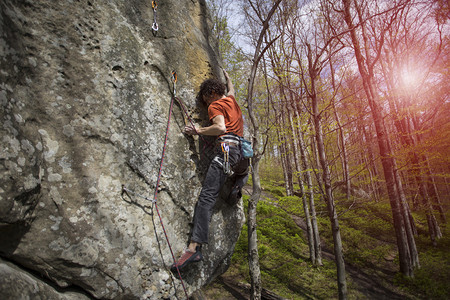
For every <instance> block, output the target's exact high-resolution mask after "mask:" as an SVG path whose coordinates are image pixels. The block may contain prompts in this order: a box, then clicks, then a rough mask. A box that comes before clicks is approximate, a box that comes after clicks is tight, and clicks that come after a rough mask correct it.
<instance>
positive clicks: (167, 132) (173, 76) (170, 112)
mask: <svg viewBox="0 0 450 300" xmlns="http://www.w3.org/2000/svg"><path fill="white" fill-rule="evenodd" d="M176 81H177V76H176V72H175V71H174V72H172V82H173V85H174V87H173V92H174V96H173V97H172V99H171V101H170V109H169V116H168V119H167V127H166V136H165V138H164V146H163V150H162V154H161V162H160V164H159V172H158V177H157V180H156V186H155V192H154V195H153V200H150V199H149V198H148V197H145V196H142V195H139V194H137V193H135V192H133V191H132V190H130V189H127V188H126V187H125V186H122V192H123V191H125V192H130V193H133V194H135V195H136V196H139V197H141V198H144V199H146V200H150V201H152V207H153V206H154V207H155V209H156V212H157V214H158V217H159V222H160V224H161V227H162V229H163V232H164V236H165V238H166V241H167V245H168V246H169V249H170V253H171V254H172V259H173V261H174V262H176V259H175V255H174V254H173V250H172V246H171V244H170V241H169V237H168V236H167V232H166V229H165V227H164V223H163V220H162V218H161V214H160V213H159V209H158V203H157V196H158V191H159V183H160V181H161V174H162V168H163V162H164V156H165V153H166V146H167V138H168V136H169V127H170V119H171V118H172V110H173V103H174V100H175V93H176ZM177 272H178V277H179V279H180V281H181V285H182V286H183V290H184V293H185V294H186V299H189V295H188V293H187V291H186V287H185V286H184V281H183V278H182V277H181V273H180V270H179V269H178V267H177Z"/></svg>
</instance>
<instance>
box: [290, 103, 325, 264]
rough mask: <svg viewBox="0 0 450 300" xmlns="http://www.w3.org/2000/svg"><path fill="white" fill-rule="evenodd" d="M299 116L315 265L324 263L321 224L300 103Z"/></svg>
mask: <svg viewBox="0 0 450 300" xmlns="http://www.w3.org/2000/svg"><path fill="white" fill-rule="evenodd" d="M294 111H295V113H296V117H297V126H298V141H299V146H300V157H301V161H302V166H303V174H304V177H305V181H306V186H307V194H308V204H309V211H310V212H311V226H312V236H313V240H314V247H313V249H314V252H315V255H314V257H315V261H313V264H315V265H319V266H321V265H322V247H321V244H320V236H319V226H318V224H317V216H316V205H315V203H314V186H313V181H312V176H311V167H310V164H309V162H308V157H307V150H306V144H305V139H304V137H303V130H302V127H301V124H300V117H299V114H298V112H299V111H301V109H300V105H297V109H294ZM305 213H306V211H305Z"/></svg>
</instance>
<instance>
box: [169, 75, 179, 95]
mask: <svg viewBox="0 0 450 300" xmlns="http://www.w3.org/2000/svg"><path fill="white" fill-rule="evenodd" d="M171 79H172V83H173V97H174V98H176V97H177V81H178V77H177V72H175V71H172V78H171Z"/></svg>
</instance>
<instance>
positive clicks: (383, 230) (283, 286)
mask: <svg viewBox="0 0 450 300" xmlns="http://www.w3.org/2000/svg"><path fill="white" fill-rule="evenodd" d="M262 186H263V188H264V190H265V195H267V196H263V197H262V198H261V200H260V202H259V203H258V206H257V222H258V227H257V233H258V251H259V256H260V267H261V276H262V282H263V286H264V287H265V288H267V289H269V290H272V291H274V292H276V293H277V294H278V295H280V296H282V297H285V298H287V299H330V298H337V283H336V266H335V263H334V262H333V261H331V260H328V259H325V258H324V259H323V263H324V265H323V266H320V267H316V266H313V265H312V264H311V262H310V260H309V249H308V244H307V238H306V235H305V233H304V232H303V231H302V230H301V229H300V228H299V226H298V225H297V224H295V222H294V221H293V218H292V215H296V216H300V217H303V214H304V212H303V207H302V201H301V199H300V198H298V197H287V196H285V195H284V185H283V183H282V182H278V181H267V180H263V181H262ZM248 198H249V197H248V196H244V206H245V207H247V205H248ZM318 199H319V198H318ZM318 199H316V200H318ZM351 201H353V199H351ZM349 206H350V205H349V203H347V202H346V200H340V201H339V202H338V203H337V207H338V210H339V213H340V216H339V225H340V230H341V237H342V242H343V250H344V256H345V262H346V264H347V265H351V266H353V267H357V268H359V269H360V270H361V271H363V272H365V273H367V274H371V275H372V276H377V278H379V280H380V281H381V282H382V285H384V286H385V288H386V290H388V289H397V288H403V291H404V292H403V293H410V294H412V295H417V297H419V298H420V299H450V292H449V288H448V282H450V268H448V266H449V264H450V251H448V249H449V248H450V239H449V230H448V228H443V235H444V238H442V239H441V240H439V242H438V247H437V248H434V247H433V246H432V245H431V242H430V240H429V238H428V237H427V236H426V235H423V236H422V235H421V236H419V237H417V245H418V248H419V252H420V262H421V268H420V269H418V270H416V271H415V277H414V278H413V279H407V278H403V277H402V276H401V275H396V277H395V278H393V277H392V276H387V275H386V274H389V273H393V272H398V262H397V257H396V255H397V248H396V242H395V234H394V230H393V226H392V212H391V208H390V205H389V203H388V202H387V201H386V202H379V203H374V202H358V201H357V202H355V203H353V206H352V207H351V208H350V209H349ZM316 208H317V212H318V219H317V221H318V224H319V231H320V236H321V239H322V240H323V243H322V246H323V247H324V248H326V249H328V251H330V252H332V248H333V237H332V234H331V224H330V220H329V218H328V215H327V214H326V213H325V211H326V205H325V203H324V202H323V201H316ZM414 218H415V219H416V221H417V224H418V230H419V232H422V231H423V232H425V229H426V219H425V216H424V215H420V214H414ZM247 239H248V234H247V226H246V225H245V226H244V228H243V229H242V232H241V235H240V238H239V240H238V242H237V244H236V248H235V252H234V255H233V258H232V267H231V268H230V271H229V272H234V274H238V275H239V276H240V278H244V279H245V280H247V281H248V282H249V280H250V278H249V274H248V261H247V251H248V248H247ZM393 259H394V261H393ZM347 283H348V289H349V290H348V295H349V299H365V297H366V296H365V295H362V294H361V292H360V291H359V289H358V283H357V282H352V279H351V278H350V277H348V279H347ZM394 284H395V286H394ZM396 292H397V293H399V291H398V290H396Z"/></svg>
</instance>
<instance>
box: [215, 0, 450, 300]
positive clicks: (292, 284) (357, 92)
mask: <svg viewBox="0 0 450 300" xmlns="http://www.w3.org/2000/svg"><path fill="white" fill-rule="evenodd" d="M207 3H208V5H209V7H210V11H211V17H212V21H213V22H212V23H213V24H212V26H213V32H214V34H215V35H216V36H217V38H218V47H219V51H220V54H221V56H222V57H221V59H222V61H223V63H224V68H225V69H226V70H227V71H228V73H229V74H230V76H231V77H232V79H233V83H234V85H235V89H236V91H237V97H236V98H237V100H238V102H239V103H240V105H241V106H242V107H243V112H244V114H245V121H246V131H247V132H246V137H247V138H248V139H250V140H251V141H252V143H253V148H254V152H255V154H254V157H253V158H252V161H251V168H252V173H251V180H249V183H248V184H249V187H248V188H247V192H248V196H244V205H245V209H246V214H247V216H246V217H247V224H246V226H245V227H244V229H243V231H242V233H241V237H240V240H239V242H238V245H237V247H236V250H235V254H234V256H233V265H232V267H231V268H230V270H229V271H228V274H232V275H231V277H235V278H241V279H242V281H244V282H246V283H248V285H249V291H248V292H249V297H250V298H251V299H264V296H262V294H264V293H265V291H266V290H272V291H276V293H277V294H279V295H282V296H283V297H285V298H288V299H330V298H336V299H337V298H338V299H361V298H363V299H364V298H372V299H378V298H385V299H392V298H396V297H398V299H448V298H449V297H450V291H449V287H448V282H450V270H449V265H450V254H449V251H448V249H449V246H450V239H449V237H448V233H449V230H448V225H447V222H448V219H447V217H448V205H449V201H450V199H449V195H450V191H449V188H450V186H449V180H450V155H449V154H450V153H449V152H450V150H449V149H450V135H449V132H450V114H449V111H450V98H449V91H450V80H449V79H450V73H449V71H450V68H449V67H450V65H449V62H450V60H449V54H450V41H449V16H450V8H449V3H448V2H447V1H445V0H442V1H441V0H429V1H416V0H389V1H386V0H339V1H333V0H311V1H306V0H305V1H300V0H299V1H296V0H239V1H232V2H229V1H224V0H209V1H207ZM355 268H356V269H355ZM355 270H357V271H355ZM355 272H356V273H359V275H361V274H365V276H367V278H372V280H374V281H373V282H375V281H377V284H378V285H379V287H382V288H383V289H384V290H389V293H387V292H386V291H385V293H387V294H383V293H382V292H380V293H379V294H377V293H374V294H370V292H369V290H370V289H371V284H370V283H367V282H369V281H367V280H366V281H365V282H366V283H367V286H361V282H362V280H361V278H359V279H357V280H356V279H355V278H356V277H357V276H356V275H355V274H354V273H355ZM355 276H356V277H355ZM374 278H375V279H374ZM223 280H224V279H222V284H223ZM330 280H332V282H330ZM372 288H373V286H372ZM364 290H365V291H366V292H364ZM381 295H384V296H385V297H381ZM265 298H267V295H266V296H265ZM217 299H219V298H217ZM267 299H269V298H267Z"/></svg>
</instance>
